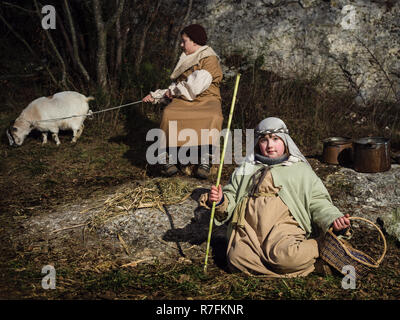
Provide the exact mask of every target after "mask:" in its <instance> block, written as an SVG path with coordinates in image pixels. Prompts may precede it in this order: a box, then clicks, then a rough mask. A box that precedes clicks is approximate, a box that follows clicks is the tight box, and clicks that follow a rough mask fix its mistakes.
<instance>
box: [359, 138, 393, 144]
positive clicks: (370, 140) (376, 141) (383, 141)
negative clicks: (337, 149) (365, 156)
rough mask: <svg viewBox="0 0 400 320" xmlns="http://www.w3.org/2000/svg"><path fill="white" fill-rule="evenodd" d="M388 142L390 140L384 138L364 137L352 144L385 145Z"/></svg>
mask: <svg viewBox="0 0 400 320" xmlns="http://www.w3.org/2000/svg"><path fill="white" fill-rule="evenodd" d="M389 141H390V139H388V138H384V137H365V138H360V139H357V140H355V141H354V143H359V144H374V145H375V144H386V143H388V142H389Z"/></svg>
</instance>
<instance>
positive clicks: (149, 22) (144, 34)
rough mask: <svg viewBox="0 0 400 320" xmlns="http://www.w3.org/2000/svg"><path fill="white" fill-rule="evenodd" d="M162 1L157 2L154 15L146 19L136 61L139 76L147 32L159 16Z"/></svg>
mask: <svg viewBox="0 0 400 320" xmlns="http://www.w3.org/2000/svg"><path fill="white" fill-rule="evenodd" d="M161 1H162V0H158V1H157V4H156V7H155V9H154V11H153V13H152V14H150V17H149V19H146V20H147V23H146V24H145V26H144V28H143V33H142V39H141V40H140V45H139V50H138V53H137V56H136V61H135V72H136V74H139V71H140V65H141V63H142V59H143V52H144V47H145V44H146V38H147V32H148V31H149V29H150V27H151V25H152V24H153V22H154V20H155V18H156V16H157V13H158V9H159V8H160V5H161Z"/></svg>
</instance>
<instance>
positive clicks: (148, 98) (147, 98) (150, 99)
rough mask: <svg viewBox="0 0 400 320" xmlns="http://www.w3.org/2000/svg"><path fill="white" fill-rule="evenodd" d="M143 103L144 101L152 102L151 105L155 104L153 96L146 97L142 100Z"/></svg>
mask: <svg viewBox="0 0 400 320" xmlns="http://www.w3.org/2000/svg"><path fill="white" fill-rule="evenodd" d="M142 101H143V102H151V103H153V102H154V98H153V97H152V96H151V94H148V95H147V96H145V97H144V98H143V99H142Z"/></svg>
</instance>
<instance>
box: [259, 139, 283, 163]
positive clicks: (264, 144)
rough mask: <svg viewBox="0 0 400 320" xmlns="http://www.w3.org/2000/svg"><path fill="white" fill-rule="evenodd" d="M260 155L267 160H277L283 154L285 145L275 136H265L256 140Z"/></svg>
mask: <svg viewBox="0 0 400 320" xmlns="http://www.w3.org/2000/svg"><path fill="white" fill-rule="evenodd" d="M258 146H259V148H260V151H261V154H262V155H263V156H264V157H268V158H272V159H273V158H279V157H281V156H283V155H284V153H285V143H284V142H283V140H282V139H281V138H279V137H278V136H277V135H275V134H267V135H265V136H264V137H263V138H260V140H258Z"/></svg>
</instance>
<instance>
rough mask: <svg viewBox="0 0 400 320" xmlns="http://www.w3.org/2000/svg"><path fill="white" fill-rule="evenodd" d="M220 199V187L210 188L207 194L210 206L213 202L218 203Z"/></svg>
mask: <svg viewBox="0 0 400 320" xmlns="http://www.w3.org/2000/svg"><path fill="white" fill-rule="evenodd" d="M221 199H222V187H221V185H219V186H218V188H217V187H216V186H211V190H210V192H209V193H208V202H209V204H212V203H213V202H216V203H219V202H220V201H221Z"/></svg>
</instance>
